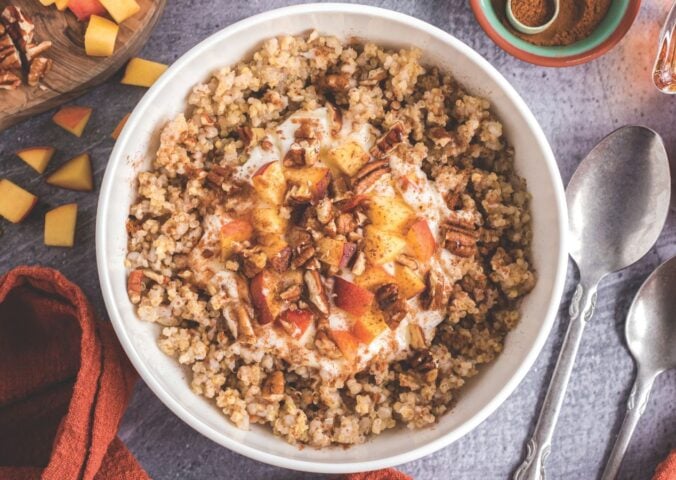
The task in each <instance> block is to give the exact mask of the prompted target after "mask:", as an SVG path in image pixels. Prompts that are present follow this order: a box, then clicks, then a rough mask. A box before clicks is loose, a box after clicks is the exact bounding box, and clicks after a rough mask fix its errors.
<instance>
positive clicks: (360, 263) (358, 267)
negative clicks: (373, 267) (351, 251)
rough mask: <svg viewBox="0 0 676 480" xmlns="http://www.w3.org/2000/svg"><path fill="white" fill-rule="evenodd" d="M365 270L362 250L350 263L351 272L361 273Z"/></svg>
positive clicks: (364, 256) (364, 258)
mask: <svg viewBox="0 0 676 480" xmlns="http://www.w3.org/2000/svg"><path fill="white" fill-rule="evenodd" d="M365 271H366V255H364V252H359V253H358V254H357V258H355V260H354V263H353V264H352V273H353V274H354V275H361V274H362V273H364V272H365Z"/></svg>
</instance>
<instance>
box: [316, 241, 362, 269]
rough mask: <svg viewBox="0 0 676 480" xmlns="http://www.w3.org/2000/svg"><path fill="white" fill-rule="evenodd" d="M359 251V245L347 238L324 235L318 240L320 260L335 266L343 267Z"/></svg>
mask: <svg viewBox="0 0 676 480" xmlns="http://www.w3.org/2000/svg"><path fill="white" fill-rule="evenodd" d="M356 251H357V245H355V244H354V243H352V242H346V241H345V240H338V239H336V238H331V237H322V238H321V239H319V241H318V242H317V252H318V253H319V255H318V257H319V260H321V261H322V262H324V263H326V264H327V265H331V266H333V267H339V268H343V267H345V266H347V264H348V263H349V261H350V259H351V258H352V256H353V255H354V252H356Z"/></svg>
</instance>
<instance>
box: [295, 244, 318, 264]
mask: <svg viewBox="0 0 676 480" xmlns="http://www.w3.org/2000/svg"><path fill="white" fill-rule="evenodd" d="M314 256H315V247H313V246H312V245H303V246H300V247H298V248H297V249H296V251H295V252H294V256H293V259H292V260H291V266H292V267H293V268H299V267H302V266H303V265H305V264H306V263H307V262H309V261H310V260H311V259H312V258H313V257H314Z"/></svg>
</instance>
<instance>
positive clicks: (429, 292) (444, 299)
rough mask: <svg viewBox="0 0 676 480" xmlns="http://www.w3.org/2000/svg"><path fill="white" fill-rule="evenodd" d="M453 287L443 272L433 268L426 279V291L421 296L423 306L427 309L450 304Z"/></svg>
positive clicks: (439, 307)
mask: <svg viewBox="0 0 676 480" xmlns="http://www.w3.org/2000/svg"><path fill="white" fill-rule="evenodd" d="M451 289H452V287H451V285H449V283H448V281H447V280H446V277H445V276H444V275H443V273H440V272H437V270H436V269H434V268H431V269H430V271H429V272H428V273H427V277H426V279H425V291H424V292H423V293H422V295H421V296H420V300H421V302H422V306H423V308H425V309H427V310H439V309H441V308H444V307H445V306H446V304H448V299H449V297H450V295H451Z"/></svg>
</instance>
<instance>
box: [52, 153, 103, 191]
mask: <svg viewBox="0 0 676 480" xmlns="http://www.w3.org/2000/svg"><path fill="white" fill-rule="evenodd" d="M47 183H49V184H50V185H54V186H56V187H61V188H67V189H69V190H78V191H81V192H91V191H92V190H93V189H94V180H93V179H92V164H91V161H90V160H89V154H87V153H83V154H82V155H78V156H77V157H75V158H73V159H71V160H68V161H67V162H66V163H64V164H63V165H62V166H61V168H59V169H58V170H57V171H55V172H54V173H52V174H51V175H50V176H49V177H47Z"/></svg>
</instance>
